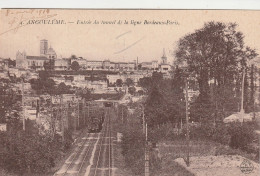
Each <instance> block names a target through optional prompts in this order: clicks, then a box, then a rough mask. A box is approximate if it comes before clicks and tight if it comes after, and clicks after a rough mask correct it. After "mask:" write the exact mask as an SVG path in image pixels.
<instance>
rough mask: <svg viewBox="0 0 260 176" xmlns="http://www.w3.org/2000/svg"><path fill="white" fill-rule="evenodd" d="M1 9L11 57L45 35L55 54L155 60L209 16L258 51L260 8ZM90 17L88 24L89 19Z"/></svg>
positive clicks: (1, 31) (33, 49)
mask: <svg viewBox="0 0 260 176" xmlns="http://www.w3.org/2000/svg"><path fill="white" fill-rule="evenodd" d="M0 12H1V16H0V57H2V58H9V57H10V58H11V59H15V56H16V52H17V51H18V50H19V51H25V52H26V53H27V55H32V56H37V55H40V40H41V39H47V40H48V41H49V46H50V45H51V47H52V48H53V49H54V50H55V51H56V53H57V56H58V58H61V57H62V58H66V57H70V56H71V55H72V54H74V55H76V56H78V57H83V58H86V59H89V60H105V59H109V60H111V61H133V60H136V59H137V57H138V60H139V61H140V62H144V61H152V60H159V59H160V58H161V56H162V54H163V49H164V48H165V52H166V56H167V57H168V61H169V62H172V61H173V60H174V55H173V53H174V51H175V50H176V44H177V42H178V40H179V39H180V38H181V37H183V36H185V35H187V34H189V33H193V32H194V31H195V30H196V29H199V28H201V27H203V25H204V23H206V22H209V21H220V22H224V23H229V22H235V23H237V24H238V25H239V26H238V30H239V31H241V32H242V33H243V34H244V35H245V38H244V41H245V43H246V45H248V46H250V47H251V48H255V49H256V50H257V51H258V53H260V41H259V39H260V30H259V27H260V21H259V19H260V11H249V10H229V11H228V10H61V9H60V10H57V9H56V10H53V9H34V10H32V9H16V10H12V9H1V11H0ZM42 19H44V20H45V23H48V22H49V23H62V24H43V23H42V22H41V23H40V24H32V23H33V20H42ZM47 20H49V21H47ZM145 20H146V21H149V22H151V21H160V22H166V21H167V20H168V21H169V22H170V24H168V25H166V24H161V25H155V24H144V22H145ZM89 21H90V22H91V24H87V23H89ZM94 21H97V22H99V24H94ZM102 21H103V23H102ZM119 21H120V22H121V23H119ZM125 21H127V22H128V24H125ZM79 22H80V23H85V24H78V23H79ZM104 22H111V23H115V24H104ZM65 23H66V24H65ZM118 23H119V24H118ZM138 23H140V24H138Z"/></svg>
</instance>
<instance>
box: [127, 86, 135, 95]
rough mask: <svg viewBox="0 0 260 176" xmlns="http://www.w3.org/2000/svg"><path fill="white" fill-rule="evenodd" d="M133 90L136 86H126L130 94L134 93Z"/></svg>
mask: <svg viewBox="0 0 260 176" xmlns="http://www.w3.org/2000/svg"><path fill="white" fill-rule="evenodd" d="M135 91H136V88H135V87H129V88H128V92H129V93H130V94H131V95H134V93H135Z"/></svg>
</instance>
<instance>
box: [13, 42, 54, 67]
mask: <svg viewBox="0 0 260 176" xmlns="http://www.w3.org/2000/svg"><path fill="white" fill-rule="evenodd" d="M50 59H53V60H55V59H57V54H56V52H55V51H54V49H53V48H52V47H50V48H48V40H45V39H44V40H41V41H40V55H39V56H28V55H27V54H26V52H25V51H24V52H20V51H17V53H16V67H17V68H24V69H34V70H43V69H44V63H45V62H48V61H49V60H50Z"/></svg>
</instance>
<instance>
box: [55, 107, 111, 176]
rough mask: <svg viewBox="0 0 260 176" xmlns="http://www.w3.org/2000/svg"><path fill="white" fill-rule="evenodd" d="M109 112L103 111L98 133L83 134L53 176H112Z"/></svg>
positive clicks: (107, 109) (108, 110)
mask: <svg viewBox="0 0 260 176" xmlns="http://www.w3.org/2000/svg"><path fill="white" fill-rule="evenodd" d="M110 111H111V110H110V109H109V108H106V109H105V120H104V123H103V127H102V130H101V132H100V133H88V132H87V130H85V132H83V134H82V136H81V137H80V139H79V140H78V141H77V143H76V144H75V148H74V149H73V152H72V153H71V155H70V156H69V157H68V158H67V160H66V161H65V163H64V164H63V166H62V167H61V168H60V169H59V170H58V171H57V172H56V173H55V174H54V176H112V175H114V171H115V168H114V165H113V145H114V138H113V137H112V136H111V124H110V118H111V112H110Z"/></svg>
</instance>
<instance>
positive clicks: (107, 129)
mask: <svg viewBox="0 0 260 176" xmlns="http://www.w3.org/2000/svg"><path fill="white" fill-rule="evenodd" d="M107 116H108V123H106V128H105V131H104V134H103V136H102V139H101V142H100V147H99V153H98V158H97V162H96V167H95V172H94V176H96V175H97V170H98V164H99V161H100V156H101V147H102V145H103V141H104V138H106V135H107V134H110V116H109V109H108V112H107ZM110 145H111V143H110V135H109V176H110V163H111V162H110V157H111V153H110V149H111V147H110Z"/></svg>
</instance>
